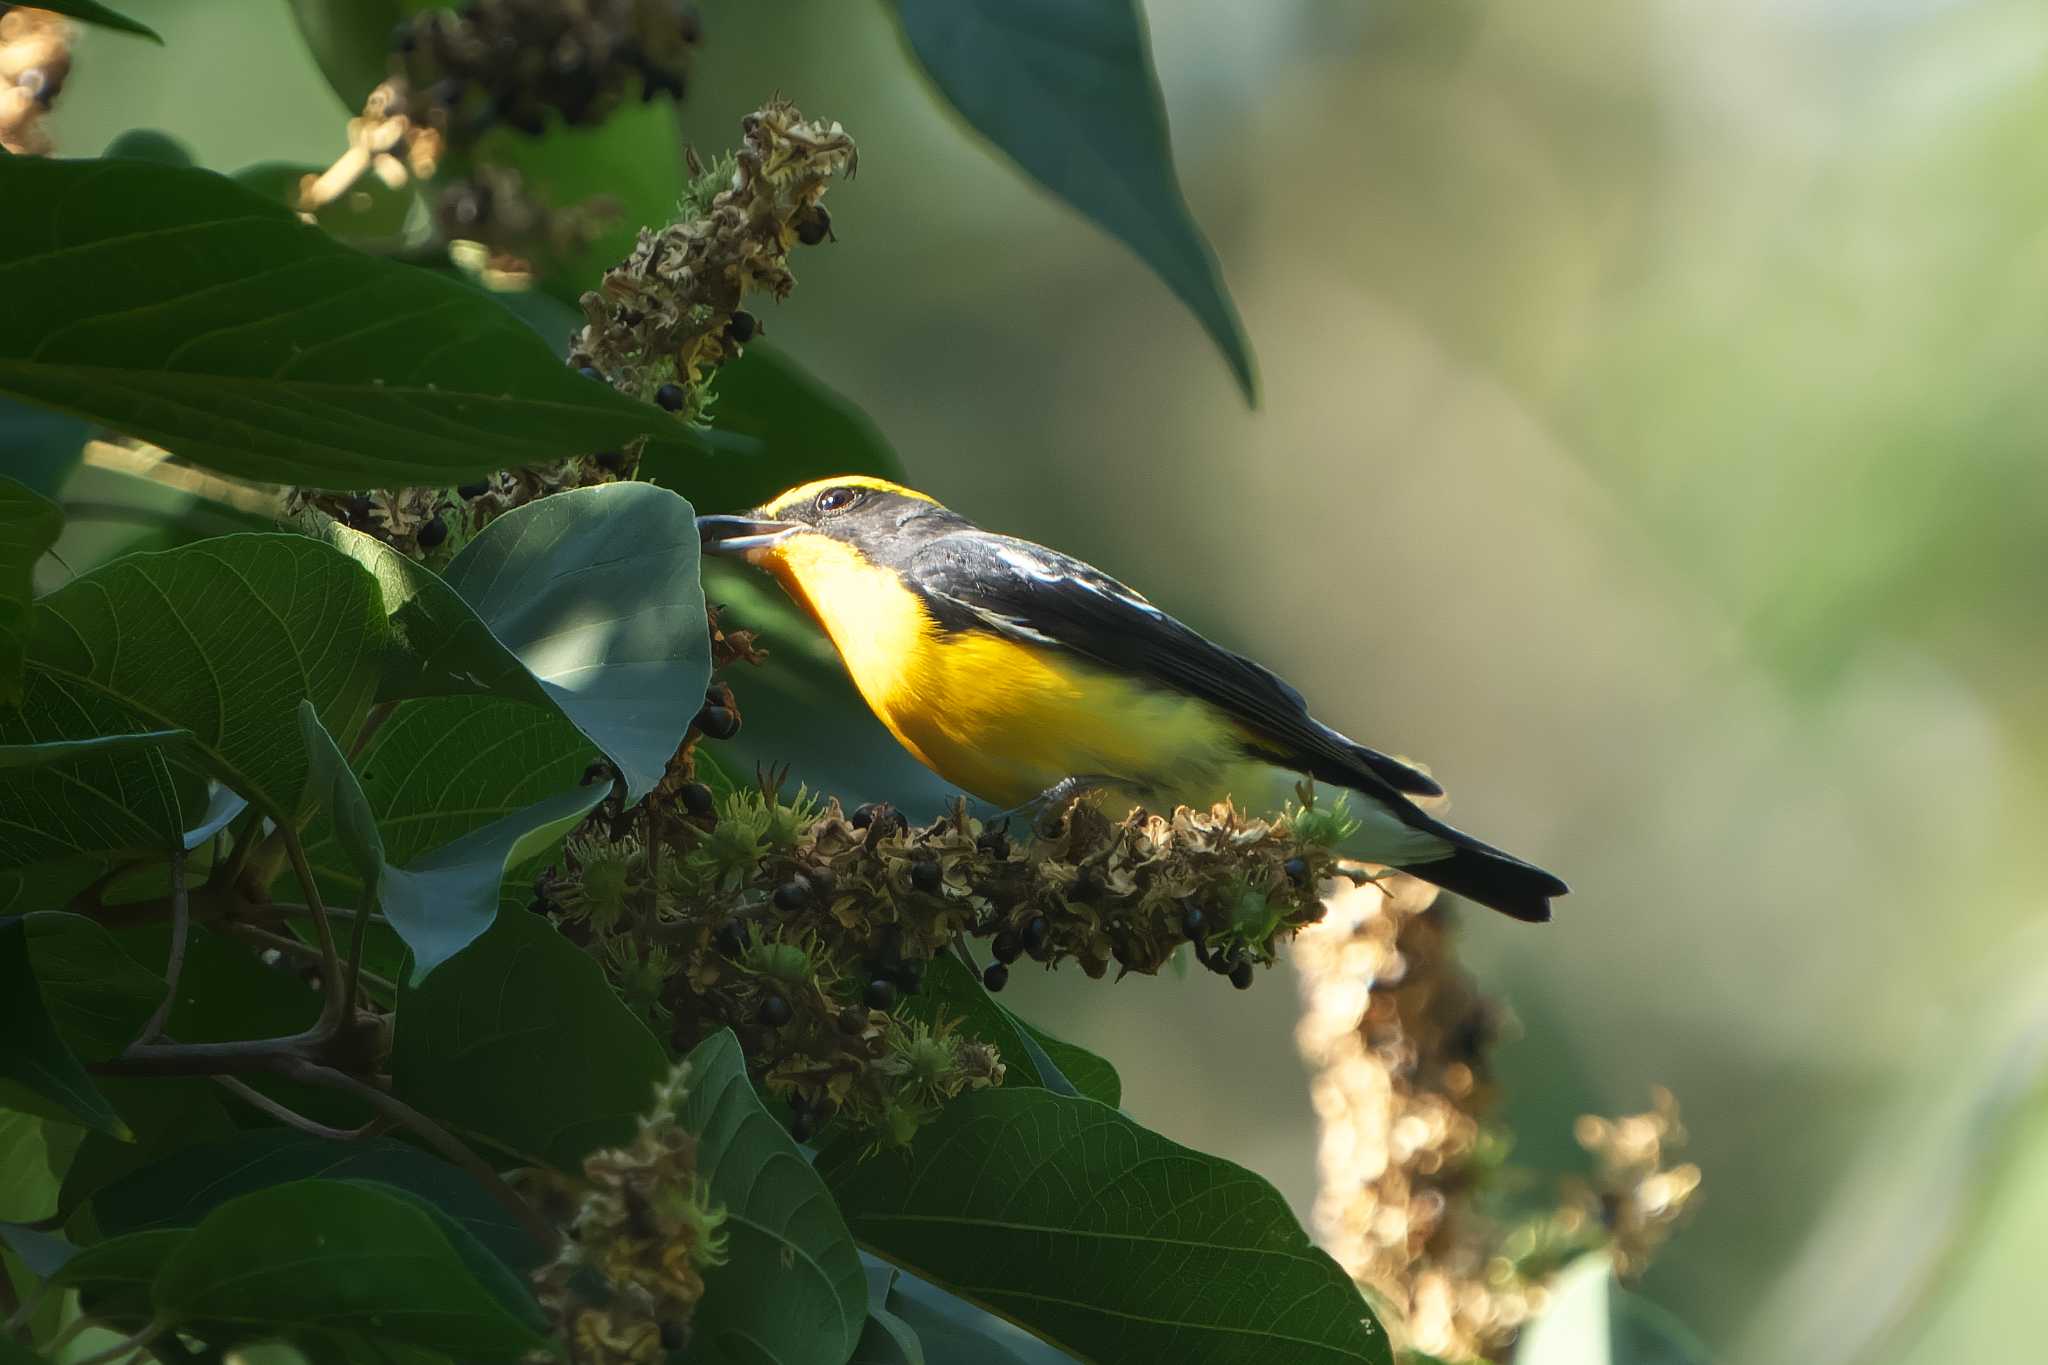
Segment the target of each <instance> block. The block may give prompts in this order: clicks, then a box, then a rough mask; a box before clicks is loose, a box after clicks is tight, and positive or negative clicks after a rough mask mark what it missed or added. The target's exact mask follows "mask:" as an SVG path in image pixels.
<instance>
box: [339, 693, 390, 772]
mask: <svg viewBox="0 0 2048 1365" xmlns="http://www.w3.org/2000/svg"><path fill="white" fill-rule="evenodd" d="M397 709H398V703H397V702H395V701H387V702H379V703H378V704H377V705H375V706H373V707H371V708H370V714H369V715H367V716H364V717H363V724H362V728H360V729H358V730H357V731H356V737H355V738H354V739H353V740H350V741H349V746H348V761H349V762H351V763H353V762H355V761H356V759H357V758H358V757H359V756H360V755H361V754H362V752H363V750H365V749H367V748H369V747H370V739H371V737H372V736H374V735H375V734H376V733H377V732H378V731H379V730H381V729H383V728H384V722H385V721H387V720H390V719H391V713H392V712H393V711H396V710H397Z"/></svg>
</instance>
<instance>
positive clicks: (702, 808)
mask: <svg viewBox="0 0 2048 1365" xmlns="http://www.w3.org/2000/svg"><path fill="white" fill-rule="evenodd" d="M680 795H681V796H682V798H683V809H684V810H686V811H688V812H689V813H690V814H692V815H695V816H699V817H702V816H706V815H711V814H713V813H715V812H716V811H717V809H718V803H717V802H716V801H714V800H713V799H712V796H711V788H709V787H707V786H705V785H704V784H703V783H702V782H685V783H684V784H683V789H682V791H681V793H680Z"/></svg>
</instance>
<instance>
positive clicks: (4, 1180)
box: [0, 1109, 69, 1223]
mask: <svg viewBox="0 0 2048 1365" xmlns="http://www.w3.org/2000/svg"><path fill="white" fill-rule="evenodd" d="M66 1131H69V1130H66ZM47 1132H48V1129H47V1127H46V1125H45V1124H44V1123H43V1121H42V1120H41V1119H39V1118H37V1117H36V1116H35V1115H33V1114H24V1113H22V1112H20V1111H19V1110H14V1109H0V1222H7V1223H33V1222H36V1221H38V1220H39V1219H43V1218H48V1217H49V1216H50V1215H51V1214H52V1213H55V1212H56V1211H57V1188H58V1181H57V1178H56V1177H55V1176H54V1175H52V1174H51V1173H50V1144H49V1140H48V1138H47V1136H46V1134H47Z"/></svg>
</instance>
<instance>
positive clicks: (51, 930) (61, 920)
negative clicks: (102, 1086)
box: [24, 911, 166, 1062]
mask: <svg viewBox="0 0 2048 1365" xmlns="http://www.w3.org/2000/svg"><path fill="white" fill-rule="evenodd" d="M24 923H25V925H26V927H27V930H28V952H29V960H30V961H31V962H33V963H34V964H35V971H36V980H37V982H38V983H39V984H40V985H41V987H42V992H43V1008H44V1009H45V1010H47V1011H48V1013H49V1016H50V1022H51V1023H53V1024H55V1025H56V1026H57V1032H58V1033H59V1034H60V1035H61V1036H62V1037H63V1039H64V1041H65V1042H66V1043H67V1044H69V1045H70V1047H71V1049H72V1051H73V1052H75V1053H77V1054H78V1055H79V1056H80V1057H82V1058H84V1059H85V1060H87V1061H89V1062H103V1061H105V1060H107V1059H108V1058H109V1057H112V1056H114V1055H115V1054H116V1053H118V1052H120V1051H121V1050H122V1049H123V1048H125V1047H127V1046H128V1044H130V1043H132V1042H134V1041H135V1035H136V1034H138V1033H140V1032H141V1031H142V1025H143V1023H144V1022H145V1021H146V1020H148V1018H149V1016H150V1014H151V1013H152V1012H153V1011H154V1010H155V1009H156V1007H157V1003H158V1002H159V1001H161V1000H162V999H163V998H164V991H165V989H166V986H165V983H164V979H163V978H162V977H161V976H159V975H157V974H156V973H155V972H153V971H151V970H150V969H149V968H147V967H145V966H143V965H142V964H141V963H139V962H137V961H136V960H135V959H134V958H132V957H130V956H129V955H128V953H127V952H126V950H124V949H123V948H122V947H121V945H120V944H118V943H116V942H115V941H114V937H113V935H111V934H109V933H108V932H107V931H106V929H105V928H103V927H102V926H101V925H100V924H99V923H98V922H97V921H95V920H90V919H87V918H86V917H85V916H84V915H72V914H65V913H61V912H57V911H45V912H42V913H39V914H33V915H29V916H28V917H27V918H26V920H25V921H24Z"/></svg>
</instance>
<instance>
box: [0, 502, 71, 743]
mask: <svg viewBox="0 0 2048 1365" xmlns="http://www.w3.org/2000/svg"><path fill="white" fill-rule="evenodd" d="M63 529H64V512H63V509H62V508H60V507H58V506H57V504H56V503H54V502H51V501H50V500H49V499H48V498H46V497H44V496H43V495H42V494H40V493H38V492H36V491H35V490H33V489H31V488H30V487H28V486H27V485H26V484H22V483H17V482H16V481H14V480H13V479H10V478H8V477H6V476H5V475H4V474H0V706H18V705H20V704H21V665H22V640H23V637H24V636H26V635H27V634H28V615H29V603H30V602H32V601H34V600H35V586H34V582H33V578H34V574H35V567H36V561H37V560H39V559H41V558H42V557H43V556H44V555H45V554H46V553H48V552H49V549H50V547H51V546H52V545H55V544H56V543H57V535H58V533H59V532H60V531H62V530H63Z"/></svg>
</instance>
